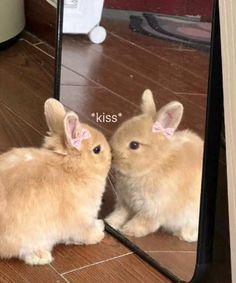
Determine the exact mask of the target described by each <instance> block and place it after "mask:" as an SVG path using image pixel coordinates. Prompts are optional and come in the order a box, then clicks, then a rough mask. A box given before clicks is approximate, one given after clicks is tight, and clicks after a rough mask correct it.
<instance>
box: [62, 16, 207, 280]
mask: <svg viewBox="0 0 236 283" xmlns="http://www.w3.org/2000/svg"><path fill="white" fill-rule="evenodd" d="M102 24H103V25H104V27H105V28H106V29H107V30H108V37H107V39H106V41H105V42H104V43H103V44H102V45H94V44H91V43H90V42H89V41H88V39H87V37H86V36H74V35H64V37H63V48H62V64H63V66H62V74H61V97H60V100H61V101H62V102H63V104H65V105H66V106H67V107H68V108H70V109H72V110H74V111H76V112H77V113H79V114H80V116H81V119H82V120H84V121H86V122H88V123H90V124H93V125H94V126H95V127H97V128H99V129H100V130H102V131H103V132H104V133H105V134H106V136H107V137H108V138H109V137H110V136H111V134H112V133H113V132H114V130H115V129H116V128H117V127H118V126H119V125H120V123H121V122H122V121H124V120H126V119H128V118H130V117H132V116H133V115H135V114H137V113H139V112H140V109H139V108H140V107H139V105H140V100H141V94H142V92H143V91H144V90H145V89H146V88H149V89H151V90H152V91H153V93H154V97H155V101H156V103H157V105H158V107H161V106H163V105H164V104H165V103H168V102H170V101H171V100H178V101H180V102H181V103H183V105H184V108H185V111H184V118H183V121H182V123H181V125H180V128H182V129H184V128H190V129H193V130H194V131H195V132H197V133H198V134H199V135H201V136H202V137H203V138H204V130H205V114H206V98H207V82H208V65H209V54H208V53H205V52H202V51H199V50H195V49H191V48H188V47H185V46H183V45H182V44H176V43H172V42H167V41H163V40H158V39H154V38H151V37H147V36H143V35H141V34H138V33H134V32H132V31H131V30H130V29H129V27H128V22H127V21H125V20H118V19H114V18H113V19H112V18H104V19H103V23H102ZM97 112H98V113H99V114H101V113H106V114H118V113H122V116H121V117H119V119H118V122H117V123H104V122H102V123H101V122H99V121H95V119H94V117H93V116H91V114H92V113H97ZM113 191H114V189H113V186H112V184H110V183H108V186H107V190H106V194H105V197H104V205H103V209H102V213H101V214H102V215H103V216H104V215H106V214H107V213H108V212H109V211H111V210H112V209H113V203H114V200H113V198H114V197H115V194H114V192H113ZM130 239H131V240H132V241H133V242H134V243H136V244H137V245H138V246H139V247H141V248H142V249H143V250H145V251H146V252H147V253H149V254H150V255H151V256H152V257H153V258H155V259H156V260H158V262H159V263H161V264H162V265H163V266H164V267H166V268H168V269H169V270H170V271H172V273H174V274H175V275H177V276H178V277H179V278H181V279H184V280H186V281H189V280H190V279H191V277H192V275H193V272H194V268H195V262H196V244H189V243H186V242H184V241H180V240H179V239H178V238H177V237H174V236H170V235H168V234H167V233H163V232H159V231H158V232H157V233H154V234H151V235H148V236H147V237H143V238H130Z"/></svg>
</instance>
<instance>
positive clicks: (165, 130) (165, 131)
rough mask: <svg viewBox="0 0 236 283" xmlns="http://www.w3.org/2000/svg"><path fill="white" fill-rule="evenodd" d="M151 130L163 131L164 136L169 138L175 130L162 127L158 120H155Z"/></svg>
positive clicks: (154, 131)
mask: <svg viewBox="0 0 236 283" xmlns="http://www.w3.org/2000/svg"><path fill="white" fill-rule="evenodd" d="M152 132H153V133H163V135H164V136H165V137H166V138H168V139H170V138H171V137H172V136H173V134H174V132H175V130H174V128H164V127H163V126H162V124H161V123H160V122H158V121H156V122H155V124H154V125H153V127H152Z"/></svg>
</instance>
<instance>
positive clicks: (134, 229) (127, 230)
mask: <svg viewBox="0 0 236 283" xmlns="http://www.w3.org/2000/svg"><path fill="white" fill-rule="evenodd" d="M120 232H121V233H123V234H125V235H127V236H130V237H144V236H146V235H147V234H149V232H148V231H147V229H146V227H144V226H143V225H131V224H130V223H127V224H125V225H124V226H123V227H122V228H121V229H120Z"/></svg>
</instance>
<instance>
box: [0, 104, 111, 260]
mask: <svg viewBox="0 0 236 283" xmlns="http://www.w3.org/2000/svg"><path fill="white" fill-rule="evenodd" d="M45 116H46V121H47V124H48V127H49V136H48V137H45V142H44V144H43V146H42V148H40V149H36V148H18V149H17V148H15V149H12V150H10V151H9V152H6V153H4V154H2V155H0V257H1V258H11V257H18V258H20V259H22V260H24V261H25V262H26V263H28V264H31V265H34V264H48V263H50V262H51V261H52V255H51V250H52V248H53V246H54V245H55V244H57V243H66V244H69V243H75V244H76V243H77V244H95V243H98V242H100V241H101V240H102V239H103V237H104V223H103V221H102V220H98V219H97V215H98V211H99V208H100V205H101V199H102V195H103V192H104V189H105V182H106V176H107V173H108V171H109V168H110V163H111V153H110V147H109V144H108V143H107V141H106V139H105V137H104V136H103V135H102V134H101V133H100V132H98V131H97V130H95V129H93V128H91V127H90V126H88V125H85V124H82V123H80V122H79V119H78V116H77V115H76V114H75V113H74V112H68V113H66V112H65V110H64V108H63V106H62V105H61V104H60V103H59V102H58V101H57V100H55V99H48V100H47V101H46V102H45Z"/></svg>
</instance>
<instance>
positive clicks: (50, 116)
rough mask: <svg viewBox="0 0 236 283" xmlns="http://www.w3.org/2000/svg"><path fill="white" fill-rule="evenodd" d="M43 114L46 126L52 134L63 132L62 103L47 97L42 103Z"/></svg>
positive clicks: (63, 113) (63, 115)
mask: <svg viewBox="0 0 236 283" xmlns="http://www.w3.org/2000/svg"><path fill="white" fill-rule="evenodd" d="M44 115H45V118H46V122H47V125H48V128H49V130H50V132H51V133H52V134H59V135H60V134H63V132H64V127H63V120H64V117H65V115H66V111H65V109H64V107H63V105H62V104H61V103H60V102H59V101H58V100H56V99H54V98H49V99H47V100H46V102H45V103H44Z"/></svg>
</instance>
